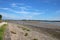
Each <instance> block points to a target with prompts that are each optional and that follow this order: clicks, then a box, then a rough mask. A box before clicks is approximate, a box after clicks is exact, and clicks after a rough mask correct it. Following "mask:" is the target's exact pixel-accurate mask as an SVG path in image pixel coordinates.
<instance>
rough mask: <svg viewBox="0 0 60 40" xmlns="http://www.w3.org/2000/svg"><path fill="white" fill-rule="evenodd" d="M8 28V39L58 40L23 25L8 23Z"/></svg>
mask: <svg viewBox="0 0 60 40" xmlns="http://www.w3.org/2000/svg"><path fill="white" fill-rule="evenodd" d="M24 28H25V29H24ZM8 29H9V32H8V31H7V33H6V34H7V36H8V37H7V38H8V39H6V40H57V39H56V38H53V37H51V36H50V35H47V34H44V33H42V32H41V31H39V32H38V31H35V30H34V29H31V28H28V27H25V26H22V25H17V24H16V25H15V24H12V23H8ZM8 29H7V30H8ZM27 29H29V30H30V31H29V30H27ZM10 38H11V39H10Z"/></svg>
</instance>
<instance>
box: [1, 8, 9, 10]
mask: <svg viewBox="0 0 60 40" xmlns="http://www.w3.org/2000/svg"><path fill="white" fill-rule="evenodd" d="M0 9H3V10H9V8H0Z"/></svg>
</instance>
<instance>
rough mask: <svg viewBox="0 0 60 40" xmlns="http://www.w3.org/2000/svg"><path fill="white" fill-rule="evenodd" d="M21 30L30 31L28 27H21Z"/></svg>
mask: <svg viewBox="0 0 60 40" xmlns="http://www.w3.org/2000/svg"><path fill="white" fill-rule="evenodd" d="M22 29H23V30H26V31H30V30H29V29H28V28H22Z"/></svg>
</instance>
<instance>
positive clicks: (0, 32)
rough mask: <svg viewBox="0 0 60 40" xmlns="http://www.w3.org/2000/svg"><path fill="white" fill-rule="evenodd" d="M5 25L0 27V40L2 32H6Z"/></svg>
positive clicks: (1, 39) (0, 39)
mask: <svg viewBox="0 0 60 40" xmlns="http://www.w3.org/2000/svg"><path fill="white" fill-rule="evenodd" d="M6 26H7V24H4V25H3V26H1V27H0V40H3V36H4V31H5V30H6Z"/></svg>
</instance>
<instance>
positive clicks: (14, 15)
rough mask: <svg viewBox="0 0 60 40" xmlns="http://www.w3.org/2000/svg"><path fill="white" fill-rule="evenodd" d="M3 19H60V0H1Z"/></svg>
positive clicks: (0, 12) (0, 6)
mask: <svg viewBox="0 0 60 40" xmlns="http://www.w3.org/2000/svg"><path fill="white" fill-rule="evenodd" d="M0 14H1V15H2V16H3V19H13V20H22V19H27V20H60V0H0Z"/></svg>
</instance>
